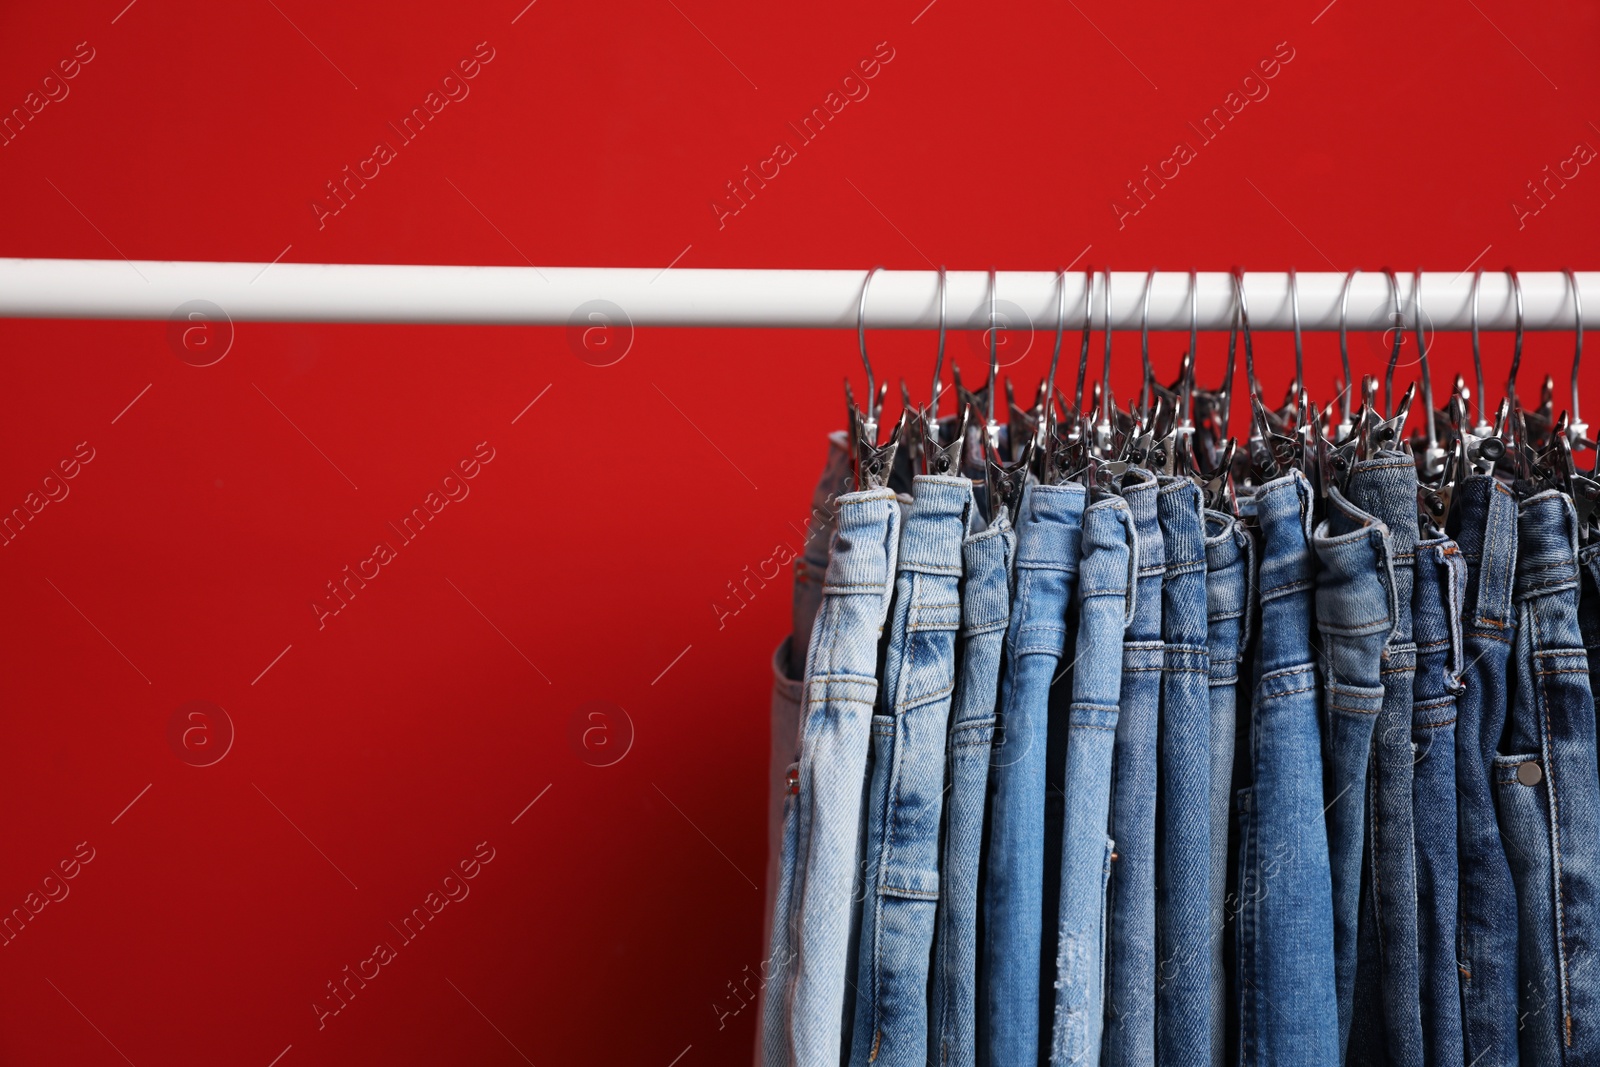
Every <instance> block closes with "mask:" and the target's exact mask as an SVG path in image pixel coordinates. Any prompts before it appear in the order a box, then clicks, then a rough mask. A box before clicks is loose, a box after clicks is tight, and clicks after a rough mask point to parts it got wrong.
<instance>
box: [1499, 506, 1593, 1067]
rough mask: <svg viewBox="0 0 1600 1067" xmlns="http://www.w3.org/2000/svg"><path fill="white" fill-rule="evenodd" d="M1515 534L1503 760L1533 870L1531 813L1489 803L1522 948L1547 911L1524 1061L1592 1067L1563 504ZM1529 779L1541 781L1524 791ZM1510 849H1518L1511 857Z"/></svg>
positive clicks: (1584, 839)
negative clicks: (1539, 821) (1510, 879)
mask: <svg viewBox="0 0 1600 1067" xmlns="http://www.w3.org/2000/svg"><path fill="white" fill-rule="evenodd" d="M1517 533H1518V546H1517V547H1518V556H1517V583H1516V600H1517V644H1516V690H1515V695H1514V697H1513V700H1512V704H1511V716H1510V722H1509V723H1508V724H1507V730H1506V746H1507V752H1506V760H1505V762H1517V763H1518V764H1519V769H1518V773H1517V778H1518V780H1519V782H1520V783H1521V784H1522V785H1524V786H1528V785H1534V784H1542V785H1543V788H1544V801H1545V804H1544V812H1545V817H1546V820H1547V823H1548V827H1547V836H1546V841H1547V849H1548V855H1547V856H1542V857H1538V858H1539V860H1540V861H1541V862H1533V861H1532V857H1534V856H1535V855H1536V853H1535V852H1534V850H1533V846H1532V842H1530V841H1529V840H1528V839H1527V836H1526V835H1527V834H1528V833H1529V832H1531V831H1532V830H1535V829H1537V826H1536V825H1535V824H1534V820H1533V819H1532V817H1531V816H1529V815H1528V814H1527V813H1526V812H1525V811H1524V810H1523V808H1524V807H1527V806H1532V807H1537V805H1533V804H1531V803H1529V802H1528V800H1527V794H1526V793H1524V792H1519V791H1518V790H1515V789H1509V788H1505V789H1501V790H1499V791H1498V793H1497V797H1496V799H1497V800H1498V801H1500V802H1501V808H1500V818H1501V830H1502V832H1503V833H1504V834H1505V836H1506V847H1507V851H1508V853H1510V855H1511V862H1512V874H1513V876H1514V877H1515V879H1516V882H1517V903H1518V909H1519V916H1520V920H1521V922H1520V925H1521V928H1522V930H1523V941H1524V944H1525V945H1526V942H1527V940H1528V939H1529V936H1530V935H1529V926H1530V916H1532V917H1533V918H1535V919H1537V918H1538V917H1539V915H1540V913H1541V912H1542V911H1543V910H1544V909H1549V910H1550V912H1551V921H1550V922H1549V923H1548V924H1546V925H1545V929H1544V933H1543V934H1542V935H1541V941H1540V945H1539V947H1540V949H1541V950H1542V951H1540V952H1538V953H1536V954H1535V953H1530V952H1524V953H1523V954H1522V957H1521V963H1522V968H1523V969H1522V974H1521V1000H1520V1008H1521V1013H1522V1019H1523V1025H1522V1034H1521V1038H1522V1055H1523V1060H1524V1063H1526V1064H1528V1065H1530V1067H1543V1065H1545V1064H1554V1063H1562V1064H1590V1063H1596V1062H1600V1033H1596V1027H1597V1025H1600V1002H1597V1001H1600V988H1597V983H1600V965H1597V963H1596V961H1595V954H1596V952H1600V930H1597V928H1596V926H1597V923H1600V913H1597V909H1600V769H1597V767H1596V763H1595V711H1594V697H1593V694H1592V691H1591V690H1590V688H1589V661H1588V656H1587V654H1586V653H1585V651H1584V649H1583V637H1582V633H1581V631H1580V629H1579V625H1578V586H1579V581H1578V560H1577V551H1578V543H1577V541H1578V539H1577V518H1576V516H1575V515H1574V513H1573V509H1572V503H1571V501H1569V500H1568V499H1567V498H1566V497H1564V496H1562V495H1561V494H1560V493H1558V492H1555V491H1554V490H1550V491H1546V492H1542V493H1538V494H1536V495H1534V496H1531V497H1529V498H1527V499H1526V500H1524V501H1523V502H1522V507H1521V510H1520V513H1519V515H1518V519H1517ZM1536 772H1537V774H1538V777H1539V782H1538V783H1534V782H1531V781H1529V779H1531V778H1533V777H1534V775H1535V773H1536ZM1529 792H1536V791H1533V790H1530V791H1529ZM1518 798H1520V799H1521V800H1522V803H1518V802H1517V799H1518ZM1513 820H1515V821H1513ZM1519 849H1525V850H1527V851H1526V852H1525V853H1524V854H1523V855H1521V856H1519V855H1518V850H1519ZM1547 896H1548V898H1549V899H1548V900H1546V899H1545V898H1546V897H1547ZM1552 1052H1554V1053H1555V1058H1552V1056H1551V1053H1552Z"/></svg>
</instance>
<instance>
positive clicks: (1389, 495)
mask: <svg viewBox="0 0 1600 1067" xmlns="http://www.w3.org/2000/svg"><path fill="white" fill-rule="evenodd" d="M1346 495H1347V496H1349V498H1350V502H1351V503H1352V504H1354V505H1355V506H1356V507H1358V508H1360V509H1361V510H1362V511H1365V512H1367V513H1368V514H1370V515H1372V516H1373V517H1374V518H1376V519H1377V520H1378V521H1379V522H1382V523H1383V524H1384V525H1385V526H1387V527H1388V530H1389V548H1390V553H1391V557H1390V558H1391V563H1392V566H1393V570H1394V605H1395V609H1396V610H1395V624H1394V629H1393V630H1392V632H1391V633H1390V635H1389V643H1388V645H1386V646H1385V648H1384V650H1383V668H1382V672H1381V673H1382V679H1383V707H1382V710H1380V711H1379V712H1378V722H1377V726H1376V729H1375V731H1374V734H1373V747H1372V753H1373V758H1372V770H1371V774H1370V775H1369V777H1368V812H1367V820H1368V822H1367V825H1368V836H1367V862H1366V872H1365V873H1366V878H1365V881H1364V884H1363V885H1362V887H1361V889H1362V899H1363V902H1364V903H1363V904H1362V909H1361V912H1362V913H1361V916H1360V921H1359V924H1358V927H1357V933H1356V941H1357V944H1356V988H1355V999H1354V1003H1353V1005H1352V1018H1351V1025H1350V1040H1349V1046H1348V1049H1347V1054H1348V1055H1349V1057H1350V1058H1351V1059H1352V1060H1353V1061H1355V1062H1357V1063H1371V1062H1382V1061H1383V1059H1384V1057H1385V1056H1386V1057H1387V1062H1388V1063H1389V1064H1390V1067H1423V1052H1422V1007H1421V997H1420V981H1421V979H1420V976H1419V972H1418V965H1417V943H1418V934H1417V860H1416V831H1415V827H1414V819H1413V814H1412V803H1413V800H1412V785H1413V782H1412V779H1413V761H1414V760H1415V754H1414V752H1413V751H1412V747H1411V719H1412V707H1411V701H1412V689H1413V686H1414V680H1415V676H1416V666H1417V646H1416V644H1415V643H1414V641H1413V638H1412V629H1411V600H1412V592H1413V587H1414V585H1415V568H1416V555H1417V469H1416V465H1415V464H1414V463H1413V461H1412V459H1411V457H1410V456H1408V455H1405V454H1403V453H1400V452H1390V451H1386V452H1382V453H1380V454H1379V455H1378V457H1377V458H1375V459H1371V460H1367V461H1365V462H1362V463H1358V464H1356V466H1355V469H1354V470H1353V471H1351V473H1350V479H1349V482H1348V483H1347V486H1346Z"/></svg>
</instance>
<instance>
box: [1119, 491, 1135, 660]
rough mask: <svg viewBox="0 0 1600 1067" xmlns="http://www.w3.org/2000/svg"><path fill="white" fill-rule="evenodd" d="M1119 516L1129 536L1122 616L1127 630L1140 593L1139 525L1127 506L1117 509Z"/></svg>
mask: <svg viewBox="0 0 1600 1067" xmlns="http://www.w3.org/2000/svg"><path fill="white" fill-rule="evenodd" d="M1117 517H1118V518H1119V519H1121V520H1122V526H1123V529H1124V530H1126V531H1127V534H1128V537H1127V540H1128V586H1127V591H1126V592H1125V593H1124V594H1123V603H1124V608H1125V613H1124V615H1123V618H1122V628H1123V629H1124V630H1126V629H1127V628H1128V627H1129V626H1131V625H1132V624H1133V613H1134V608H1135V607H1136V606H1137V603H1138V593H1139V527H1138V524H1137V523H1135V522H1134V521H1133V512H1132V511H1129V510H1128V508H1127V507H1120V508H1118V509H1117Z"/></svg>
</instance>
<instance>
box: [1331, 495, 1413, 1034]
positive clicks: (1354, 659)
mask: <svg viewBox="0 0 1600 1067" xmlns="http://www.w3.org/2000/svg"><path fill="white" fill-rule="evenodd" d="M1313 544H1314V546H1315V548H1316V552H1317V560H1318V571H1317V596H1316V599H1317V631H1318V634H1319V636H1320V638H1321V642H1322V669H1323V686H1324V689H1323V694H1324V696H1323V721H1322V759H1323V770H1324V773H1325V776H1326V780H1325V782H1324V784H1323V794H1324V796H1325V797H1326V798H1327V800H1326V803H1327V825H1328V862H1329V866H1330V869H1331V872H1332V875H1333V954H1334V976H1335V981H1336V983H1337V988H1338V999H1339V1049H1340V1053H1341V1055H1342V1054H1343V1052H1344V1050H1345V1047H1346V1044H1347V1043H1348V1042H1349V1039H1350V1018H1351V1008H1352V1004H1353V1001H1354V995H1355V980H1356V930H1357V926H1358V917H1359V915H1360V904H1361V869H1362V858H1363V855H1364V849H1365V845H1366V839H1367V768H1368V765H1369V764H1370V763H1371V761H1372V732H1373V727H1374V726H1375V725H1376V724H1377V721H1378V713H1379V711H1380V709H1381V708H1382V707H1383V681H1382V675H1381V671H1382V667H1383V648H1384V645H1385V644H1387V643H1388V640H1389V635H1390V632H1391V631H1392V630H1393V628H1394V620H1395V614H1396V610H1395V607H1394V591H1395V590H1394V571H1393V569H1392V567H1391V565H1390V560H1391V558H1392V553H1391V550H1390V545H1389V531H1388V527H1386V526H1384V525H1383V524H1382V523H1381V522H1379V521H1378V520H1377V519H1375V518H1373V517H1372V516H1371V515H1369V514H1368V513H1367V512H1365V511H1362V510H1361V509H1360V508H1358V507H1356V506H1355V505H1354V504H1352V503H1350V501H1349V500H1347V499H1346V498H1345V497H1344V496H1343V495H1342V494H1341V493H1340V492H1339V490H1337V489H1333V490H1331V491H1330V492H1329V494H1328V517H1327V519H1325V520H1324V521H1323V522H1322V524H1321V525H1320V526H1318V527H1317V531H1316V536H1315V537H1314V538H1313Z"/></svg>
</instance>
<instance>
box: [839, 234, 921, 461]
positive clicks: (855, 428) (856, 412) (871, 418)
mask: <svg viewBox="0 0 1600 1067" xmlns="http://www.w3.org/2000/svg"><path fill="white" fill-rule="evenodd" d="M882 269H883V268H882V267H881V266H879V267H873V268H872V269H871V270H869V271H867V276H866V278H865V279H864V280H863V281H862V283H861V302H860V303H859V304H858V305H857V308H856V340H857V342H858V343H859V345H860V347H861V366H862V368H863V369H864V370H865V371H866V373H867V410H866V411H862V410H861V408H859V407H858V406H857V405H856V398H855V394H854V393H853V392H852V391H851V389H850V379H849V378H846V379H845V382H844V399H845V406H846V409H847V411H848V415H849V425H850V461H851V466H852V467H853V469H854V470H853V473H854V474H855V487H856V489H857V491H860V490H863V489H878V488H882V487H883V486H884V485H886V484H888V480H889V473H890V471H891V470H893V468H894V456H895V451H896V450H897V449H898V448H899V447H900V438H901V436H902V434H903V431H904V424H905V420H906V416H907V412H905V411H901V413H900V426H899V427H897V428H896V432H894V433H892V434H890V435H889V440H888V443H886V444H885V445H883V446H882V447H881V448H880V447H878V419H879V416H880V415H881V414H882V411H883V401H884V398H885V397H886V396H888V393H889V383H888V382H884V383H883V385H882V386H881V387H879V386H878V385H877V380H876V379H875V378H874V377H873V373H872V360H871V358H869V357H868V355H867V288H868V287H869V286H870V285H871V284H872V276H873V275H874V274H876V273H878V272H879V271H880V270H882Z"/></svg>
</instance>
